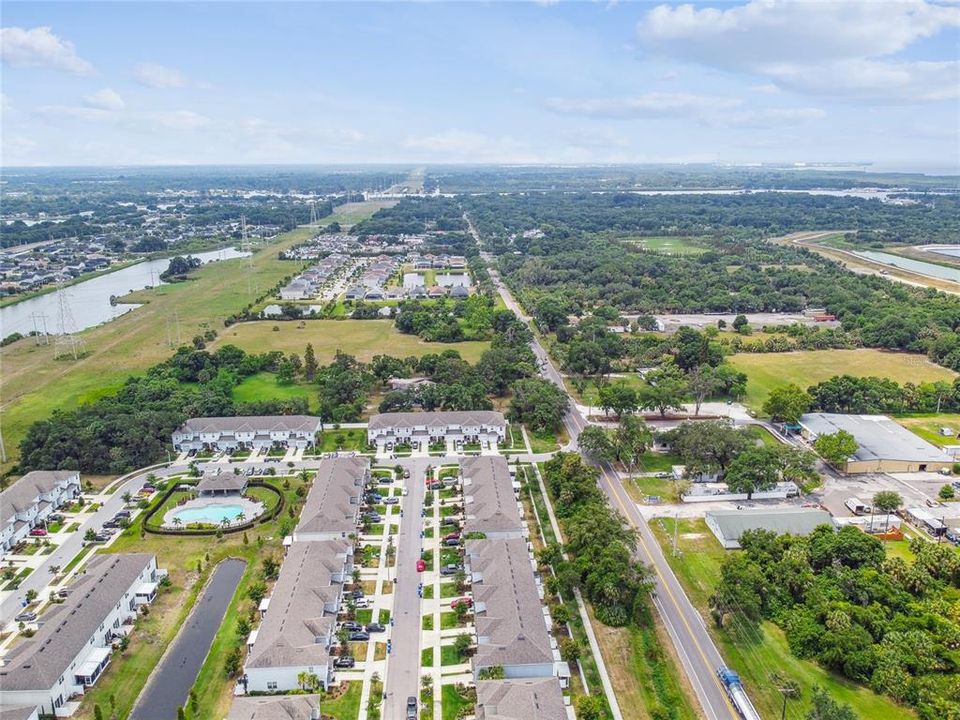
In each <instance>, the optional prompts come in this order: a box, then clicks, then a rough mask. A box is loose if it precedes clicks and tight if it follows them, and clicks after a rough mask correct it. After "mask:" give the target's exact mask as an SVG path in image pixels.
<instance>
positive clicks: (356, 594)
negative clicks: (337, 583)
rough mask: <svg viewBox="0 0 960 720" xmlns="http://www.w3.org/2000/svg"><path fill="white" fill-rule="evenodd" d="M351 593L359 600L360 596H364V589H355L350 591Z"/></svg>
mask: <svg viewBox="0 0 960 720" xmlns="http://www.w3.org/2000/svg"><path fill="white" fill-rule="evenodd" d="M350 595H351V596H352V597H353V599H354V600H359V599H360V598H362V597H363V590H361V589H360V588H357V589H356V590H353V591H352V592H351V593H350Z"/></svg>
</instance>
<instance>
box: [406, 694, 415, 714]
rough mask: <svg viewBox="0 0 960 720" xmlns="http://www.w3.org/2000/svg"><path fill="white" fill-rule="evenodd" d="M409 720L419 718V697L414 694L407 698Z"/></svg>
mask: <svg viewBox="0 0 960 720" xmlns="http://www.w3.org/2000/svg"><path fill="white" fill-rule="evenodd" d="M407 720H417V699H416V698H415V697H413V696H412V695H411V696H410V697H408V698H407Z"/></svg>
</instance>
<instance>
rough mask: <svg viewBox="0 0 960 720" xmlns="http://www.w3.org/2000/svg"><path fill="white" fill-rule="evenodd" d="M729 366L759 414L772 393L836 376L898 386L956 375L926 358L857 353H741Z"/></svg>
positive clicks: (732, 357) (807, 385)
mask: <svg viewBox="0 0 960 720" xmlns="http://www.w3.org/2000/svg"><path fill="white" fill-rule="evenodd" d="M728 362H729V363H730V364H731V365H733V366H734V367H736V368H737V369H738V370H742V371H743V372H745V373H746V374H747V394H746V397H745V398H744V402H745V403H746V405H748V406H749V407H751V408H753V409H754V410H758V411H759V410H760V408H761V406H762V405H763V401H764V400H765V399H766V397H767V395H769V394H770V391H771V390H773V389H774V388H777V387H782V386H784V385H789V384H790V383H794V384H796V385H799V386H800V387H801V388H804V389H806V388H807V387H809V386H810V385H815V384H817V383H819V382H822V381H824V380H829V379H830V378H832V377H833V376H834V375H853V376H855V377H870V376H874V377H881V378H889V379H890V380H894V381H896V382H898V383H901V384H903V383H907V382H912V383H920V382H933V381H936V380H946V381H947V382H952V381H953V379H954V378H955V377H956V373H954V372H952V371H951V370H947V369H946V368H944V367H940V366H939V365H935V364H934V363H932V362H930V361H929V360H928V359H927V358H926V357H925V356H924V355H917V354H913V353H900V352H887V351H884V350H873V349H866V348H861V349H857V350H798V351H796V352H784V353H762V354H761V353H757V354H750V353H738V354H737V355H732V356H731V357H730V358H728Z"/></svg>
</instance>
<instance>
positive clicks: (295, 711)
mask: <svg viewBox="0 0 960 720" xmlns="http://www.w3.org/2000/svg"><path fill="white" fill-rule="evenodd" d="M0 720H3V718H0ZM227 720H320V696H319V695H288V696H285V697H269V696H256V697H238V698H236V699H234V701H233V705H232V706H231V708H230V714H229V715H227Z"/></svg>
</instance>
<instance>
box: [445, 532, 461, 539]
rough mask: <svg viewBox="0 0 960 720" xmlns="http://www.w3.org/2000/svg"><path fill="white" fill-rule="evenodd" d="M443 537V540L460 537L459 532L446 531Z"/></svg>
mask: <svg viewBox="0 0 960 720" xmlns="http://www.w3.org/2000/svg"><path fill="white" fill-rule="evenodd" d="M443 539H444V540H459V539H460V533H458V532H452V533H448V534H446V535H444V536H443Z"/></svg>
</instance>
